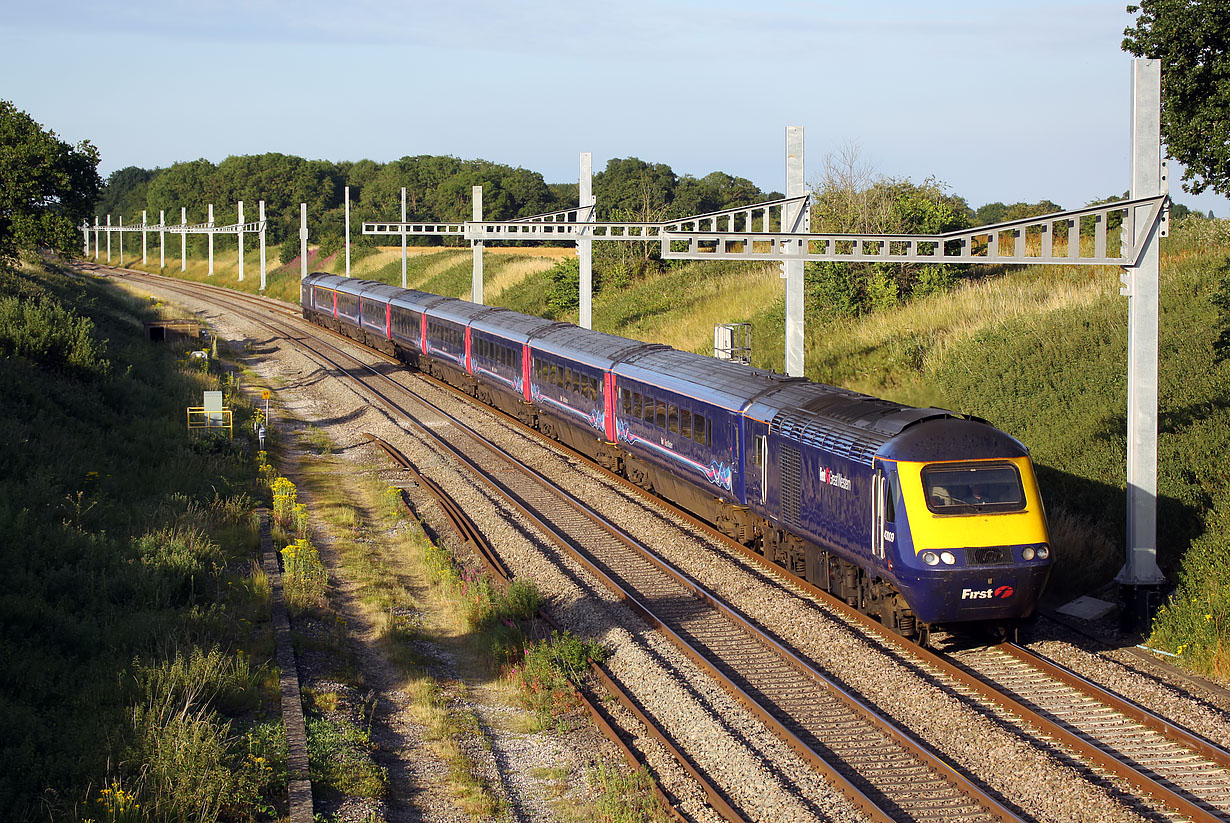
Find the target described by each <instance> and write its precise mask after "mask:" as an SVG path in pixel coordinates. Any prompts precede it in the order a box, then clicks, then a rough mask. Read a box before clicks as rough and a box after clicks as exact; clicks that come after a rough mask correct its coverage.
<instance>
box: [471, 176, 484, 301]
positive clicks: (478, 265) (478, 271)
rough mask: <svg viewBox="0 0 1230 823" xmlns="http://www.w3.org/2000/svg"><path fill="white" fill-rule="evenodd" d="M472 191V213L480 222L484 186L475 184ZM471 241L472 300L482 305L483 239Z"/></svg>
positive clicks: (476, 220) (475, 219)
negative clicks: (472, 248)
mask: <svg viewBox="0 0 1230 823" xmlns="http://www.w3.org/2000/svg"><path fill="white" fill-rule="evenodd" d="M472 192H473V195H474V197H473V206H472V210H471V215H472V216H473V218H474V222H475V223H478V222H481V221H482V219H483V187H482V186H475V187H474V188H473V189H472ZM470 243H471V244H472V245H473V246H474V276H473V278H472V279H471V281H470V301H471V302H473V303H478V304H479V305H480V306H481V305H482V303H483V241H482V240H471V241H470Z"/></svg>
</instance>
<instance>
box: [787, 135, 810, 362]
mask: <svg viewBox="0 0 1230 823" xmlns="http://www.w3.org/2000/svg"><path fill="white" fill-rule="evenodd" d="M786 196H787V197H801V196H803V127H802V126H787V127H786ZM798 208H799V207H798V206H788V207H786V208H783V209H782V231H783V232H786V231H790V230H791V227H792V225H793V224H794V222H795V220H796V218H797V217H798V211H797V209H798ZM803 230H804V231H806V227H805V226H804V227H803ZM782 277H784V278H785V279H786V374H788V375H790V376H791V377H802V376H803V368H804V363H803V326H804V322H803V261H801V260H789V261H787V262H785V263H782Z"/></svg>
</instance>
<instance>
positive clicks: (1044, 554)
mask: <svg viewBox="0 0 1230 823" xmlns="http://www.w3.org/2000/svg"><path fill="white" fill-rule="evenodd" d="M1050 556H1051V550H1050V547H1048V546H1047V545H1046V544H1045V543H1043V544H1042V545H1041V546H1039V547H1038V559H1039V560H1045V559H1046V558H1048V557H1050Z"/></svg>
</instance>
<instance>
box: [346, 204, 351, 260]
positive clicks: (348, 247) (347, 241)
mask: <svg viewBox="0 0 1230 823" xmlns="http://www.w3.org/2000/svg"><path fill="white" fill-rule="evenodd" d="M346 276H347V277H349V276H350V186H347V187H346Z"/></svg>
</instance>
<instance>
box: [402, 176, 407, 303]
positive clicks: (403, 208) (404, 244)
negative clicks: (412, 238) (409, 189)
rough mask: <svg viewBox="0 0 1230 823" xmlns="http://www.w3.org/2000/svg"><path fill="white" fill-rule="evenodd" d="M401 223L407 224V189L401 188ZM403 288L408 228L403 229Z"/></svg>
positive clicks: (403, 283) (403, 227) (404, 285)
mask: <svg viewBox="0 0 1230 823" xmlns="http://www.w3.org/2000/svg"><path fill="white" fill-rule="evenodd" d="M401 222H403V223H405V222H406V187H405V186H402V187H401ZM401 287H402V288H403V289H404V288H405V287H406V227H405V226H402V227H401Z"/></svg>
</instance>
